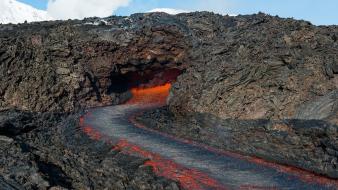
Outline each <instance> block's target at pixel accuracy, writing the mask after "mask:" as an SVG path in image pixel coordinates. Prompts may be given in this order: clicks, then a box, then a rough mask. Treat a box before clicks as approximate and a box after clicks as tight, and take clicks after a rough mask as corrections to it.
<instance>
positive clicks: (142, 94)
mask: <svg viewBox="0 0 338 190" xmlns="http://www.w3.org/2000/svg"><path fill="white" fill-rule="evenodd" d="M170 88H171V84H170V83H166V84H164V85H161V86H155V87H150V88H133V89H131V93H132V95H133V97H132V98H131V99H130V100H129V101H128V102H127V104H136V103H144V104H146V103H159V104H165V102H166V99H167V97H168V96H169V90H170Z"/></svg>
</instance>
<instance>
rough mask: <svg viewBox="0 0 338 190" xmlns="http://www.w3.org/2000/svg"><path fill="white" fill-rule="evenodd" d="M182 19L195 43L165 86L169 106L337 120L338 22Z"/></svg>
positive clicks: (229, 114)
mask: <svg viewBox="0 0 338 190" xmlns="http://www.w3.org/2000/svg"><path fill="white" fill-rule="evenodd" d="M185 19H186V20H187V23H188V27H189V28H192V29H194V30H192V33H193V36H194V37H195V38H194V42H196V44H194V46H193V49H192V50H191V51H190V54H188V55H189V57H188V58H187V59H188V60H191V67H189V68H188V69H187V72H185V73H184V74H182V75H181V76H180V77H179V78H178V80H177V83H175V85H174V87H173V88H172V91H171V94H172V95H171V97H170V99H169V100H170V101H169V105H170V110H171V111H172V112H174V113H176V114H178V115H180V114H181V115H186V114H187V113H189V112H190V113H194V112H199V113H212V114H214V115H215V116H218V117H221V118H228V119H292V118H301V119H327V120H330V121H332V122H334V123H336V124H337V121H338V120H337V117H338V112H337V111H338V107H337V105H338V98H337V96H336V94H337V88H338V75H337V73H336V72H335V70H336V69H335V68H336V65H337V63H338V53H337V52H338V51H337V50H338V42H337V40H336V38H335V37H334V36H336V35H337V33H338V27H336V26H330V27H327V26H314V25H311V24H310V23H309V22H306V21H296V20H293V19H281V18H278V17H272V16H268V15H265V14H257V15H251V16H238V17H221V16H217V15H211V14H200V15H198V16H197V15H196V14H191V15H186V17H185Z"/></svg>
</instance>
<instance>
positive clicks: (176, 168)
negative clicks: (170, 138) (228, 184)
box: [114, 140, 226, 190]
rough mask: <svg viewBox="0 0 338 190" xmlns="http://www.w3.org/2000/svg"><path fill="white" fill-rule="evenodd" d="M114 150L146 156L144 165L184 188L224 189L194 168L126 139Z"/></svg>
mask: <svg viewBox="0 0 338 190" xmlns="http://www.w3.org/2000/svg"><path fill="white" fill-rule="evenodd" d="M114 150H119V151H123V152H124V153H127V154H132V155H135V154H136V155H137V156H141V157H145V158H148V159H149V160H148V161H147V162H145V163H144V165H146V166H151V167H152V168H153V171H154V172H155V173H156V174H157V175H159V176H163V177H166V178H168V179H172V180H174V181H178V182H179V183H180V185H181V186H182V187H183V188H184V189H191V190H203V189H217V190H225V189H226V188H225V187H223V185H221V184H219V183H218V182H217V181H216V180H214V179H212V178H210V177H209V176H208V175H206V174H204V173H202V172H200V171H198V170H194V169H188V168H185V167H183V166H180V165H179V164H176V163H175V162H173V161H171V160H168V159H165V158H163V157H161V156H160V155H158V154H154V153H151V152H148V151H146V150H143V149H142V148H140V147H139V146H136V145H134V144H131V143H129V142H128V141H126V140H120V141H119V143H118V144H117V145H116V146H115V148H114Z"/></svg>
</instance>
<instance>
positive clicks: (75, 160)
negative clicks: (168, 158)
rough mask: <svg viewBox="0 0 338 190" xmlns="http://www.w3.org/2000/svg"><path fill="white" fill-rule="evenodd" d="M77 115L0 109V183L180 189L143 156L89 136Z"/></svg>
mask: <svg viewBox="0 0 338 190" xmlns="http://www.w3.org/2000/svg"><path fill="white" fill-rule="evenodd" d="M76 118H77V117H76V116H73V115H66V114H52V113H43V114H34V113H27V112H19V111H14V110H11V111H6V112H0V145H1V146H0V151H1V159H0V189H6V190H9V189H13V190H14V189H168V190H169V189H174V190H176V189H179V185H178V184H177V183H175V182H173V181H169V180H166V179H164V178H161V177H157V176H155V174H154V173H153V171H152V168H151V167H149V166H143V163H144V162H145V161H146V160H145V159H143V158H138V157H133V156H129V155H126V154H124V153H121V152H118V151H114V150H112V145H108V144H105V143H104V142H96V141H94V140H91V139H89V138H88V137H87V136H86V134H85V133H84V132H82V131H81V129H80V128H78V127H77V119H76ZM9 126H10V127H9Z"/></svg>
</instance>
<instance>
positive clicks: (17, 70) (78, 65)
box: [0, 14, 187, 112]
mask: <svg viewBox="0 0 338 190" xmlns="http://www.w3.org/2000/svg"><path fill="white" fill-rule="evenodd" d="M179 24H181V23H180V22H179V20H178V18H176V17H172V16H169V15H166V14H159V15H154V16H151V17H150V16H143V15H137V14H136V15H133V16H131V17H128V18H127V17H111V18H107V19H106V21H104V22H103V21H100V19H98V18H93V19H87V20H84V21H66V22H57V21H55V22H43V23H34V24H22V25H2V26H0V63H1V64H0V75H1V83H0V109H7V108H13V107H15V108H17V109H20V110H28V111H37V112H44V111H60V112H71V111H75V110H77V109H78V108H81V107H82V108H83V107H92V106H99V105H111V104H113V103H120V102H121V101H123V100H124V99H125V98H124V97H123V95H124V94H123V93H124V92H125V91H126V89H127V88H128V86H127V85H135V84H128V82H130V83H133V82H135V79H136V80H138V81H139V82H140V83H141V82H143V81H142V80H144V79H145V78H146V76H147V77H150V78H153V75H160V74H161V71H163V70H165V69H164V68H166V69H167V68H171V69H175V68H176V67H179V66H180V65H182V59H183V57H184V56H185V49H187V44H186V39H187V38H185V37H184V33H183V32H182V31H181V30H183V29H182V26H179ZM140 76H142V77H140ZM133 77H134V78H133ZM128 80H130V81H128ZM123 82H125V83H126V84H125V86H122V87H121V85H123V84H121V83H123ZM146 82H148V81H146ZM137 85H138V84H137ZM121 88H125V89H121ZM122 92H123V93H122ZM121 94H122V98H121Z"/></svg>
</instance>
